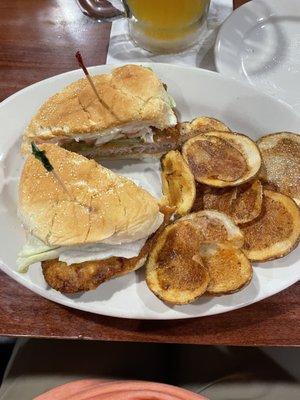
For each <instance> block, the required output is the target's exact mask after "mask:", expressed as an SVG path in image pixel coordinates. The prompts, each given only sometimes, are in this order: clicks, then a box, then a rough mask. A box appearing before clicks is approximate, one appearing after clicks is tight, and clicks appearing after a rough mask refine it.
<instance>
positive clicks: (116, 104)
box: [22, 65, 176, 152]
mask: <svg viewBox="0 0 300 400" xmlns="http://www.w3.org/2000/svg"><path fill="white" fill-rule="evenodd" d="M92 79H93V82H94V84H95V86H96V88H97V92H98V94H99V97H100V99H101V103H100V101H99V100H98V98H97V97H96V95H95V93H94V92H93V90H92V88H91V86H90V84H89V82H88V80H87V79H86V78H82V79H80V80H78V81H76V82H74V83H72V84H71V85H69V86H67V87H66V88H65V89H63V90H62V91H60V92H58V93H56V94H55V95H54V96H52V97H50V98H49V99H48V100H47V101H46V102H45V103H44V104H43V105H42V106H41V108H40V109H39V111H38V112H37V114H36V115H35V116H34V117H33V118H32V120H31V122H30V124H29V126H28V127H27V129H26V131H25V134H24V138H23V144H22V149H23V151H24V152H26V151H27V150H28V144H30V142H31V141H32V140H35V141H36V142H37V143H42V142H49V141H52V142H58V141H59V140H61V139H65V138H66V139H68V138H74V137H76V135H81V136H88V135H91V134H93V133H97V137H101V136H104V135H106V134H107V133H108V132H111V129H112V128H114V127H121V128H122V127H123V126H124V127H126V126H128V125H130V124H131V123H132V122H133V121H134V122H135V123H139V122H140V123H141V127H142V126H143V123H144V124H145V126H149V125H153V126H155V127H157V128H159V129H164V128H166V127H168V126H170V125H175V124H176V117H175V114H174V112H173V111H172V107H171V105H170V99H169V96H168V94H167V92H166V90H165V89H164V86H163V84H162V83H161V82H160V80H159V79H158V78H157V76H156V75H155V74H154V72H153V71H151V70H150V69H149V68H145V67H142V66H138V65H125V66H123V67H119V68H116V69H114V70H113V71H112V72H111V73H110V74H105V75H96V76H93V77H92Z"/></svg>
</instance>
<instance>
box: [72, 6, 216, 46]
mask: <svg viewBox="0 0 300 400" xmlns="http://www.w3.org/2000/svg"><path fill="white" fill-rule="evenodd" d="M77 1H78V3H79V6H80V8H81V9H82V11H83V13H84V14H86V15H88V16H90V17H92V18H95V19H97V20H98V21H101V22H106V21H113V20H115V19H118V18H123V17H125V18H128V22H129V32H130V36H131V38H132V40H133V41H134V42H135V43H136V44H137V45H138V46H140V47H143V48H144V49H146V50H149V51H151V52H154V53H172V52H178V51H182V50H184V49H186V48H188V47H190V46H192V45H193V44H194V43H195V42H196V41H197V40H199V37H200V34H201V33H202V31H204V30H205V27H206V19H207V13H208V8H209V4H210V0H126V1H125V0H123V1H106V0H77ZM120 5H121V8H122V10H120V9H119V6H120Z"/></svg>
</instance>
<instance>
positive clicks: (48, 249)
mask: <svg viewBox="0 0 300 400" xmlns="http://www.w3.org/2000/svg"><path fill="white" fill-rule="evenodd" d="M40 148H41V149H42V150H43V151H44V152H45V153H46V155H47V157H48V159H49V161H50V163H51V165H52V166H53V171H54V173H53V172H48V171H47V170H46V169H45V168H44V166H43V165H42V163H41V162H40V161H39V160H37V159H36V158H35V157H34V156H33V155H29V157H28V158H27V160H26V162H25V165H24V169H23V171H22V175H21V179H20V185H19V216H20V218H21V220H22V222H23V225H24V228H25V230H26V233H27V242H26V244H25V246H24V247H23V249H22V251H21V253H20V254H19V259H18V265H19V270H20V271H23V272H25V271H26V270H27V268H28V267H29V266H30V265H31V264H33V263H36V262H39V261H46V260H47V261H48V264H47V267H48V268H49V260H53V263H52V264H51V263H50V265H52V266H53V268H54V267H55V266H57V263H63V266H64V267H65V269H66V270H67V271H72V270H74V268H73V267H74V265H76V266H78V265H79V266H80V265H81V266H85V265H86V264H84V263H86V262H92V263H94V264H95V262H96V263H97V262H99V263H100V264H99V265H100V272H99V271H98V275H99V274H100V273H101V271H102V274H104V271H105V268H106V269H107V268H108V270H107V274H108V275H106V276H109V277H112V276H113V275H114V274H113V266H112V264H111V263H112V262H113V263H114V262H115V261H116V262H117V263H118V274H121V273H122V272H124V270H123V271H122V268H121V267H122V265H123V264H124V263H123V264H122V263H121V264H122V265H121V264H120V260H121V261H122V260H123V261H124V260H128V262H129V260H131V264H128V262H127V263H125V264H126V265H125V266H124V268H125V271H129V270H133V269H135V268H137V267H138V266H141V265H142V264H143V262H142V261H145V257H146V256H147V252H146V250H145V249H146V248H147V246H146V241H147V239H148V237H149V236H151V235H152V234H153V233H154V232H155V231H156V230H157V229H158V228H159V226H160V225H161V224H162V222H163V214H162V213H161V212H160V209H159V205H158V201H157V200H156V199H155V198H153V197H152V196H151V195H150V194H149V193H148V192H147V191H145V190H144V189H142V188H140V187H139V186H137V185H136V184H135V183H134V182H132V181H131V180H129V179H127V178H125V177H122V176H118V175H117V174H115V173H114V172H112V171H110V170H108V169H106V168H104V167H102V166H101V165H99V164H97V163H96V162H95V161H93V160H88V159H87V158H85V157H83V156H81V155H79V154H76V153H72V152H69V151H67V150H65V149H63V148H61V147H59V146H57V145H54V144H49V143H48V144H42V145H40ZM145 246H146V247H145ZM142 250H143V251H142ZM140 256H143V257H140ZM100 261H101V262H100ZM123 261H122V262H123ZM120 265H121V266H120ZM77 268H78V267H77ZM120 268H121V270H120ZM126 268H127V269H126ZM87 270H88V268H87ZM100 275H101V274H100ZM104 280H105V279H104ZM100 283H101V282H100ZM60 287H64V286H63V285H61V286H60ZM77 289H78V288H77ZM59 290H60V289H59ZM78 290H86V289H78ZM78 290H75V289H74V288H73V290H69V292H70V291H71V292H72V291H73V292H74V291H78ZM67 291H68V290H67Z"/></svg>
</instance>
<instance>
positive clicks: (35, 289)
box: [0, 62, 300, 320]
mask: <svg viewBox="0 0 300 400" xmlns="http://www.w3.org/2000/svg"><path fill="white" fill-rule="evenodd" d="M131 64H138V65H145V66H153V68H155V67H156V66H158V67H162V68H163V69H164V68H172V69H174V70H193V71H194V72H196V73H199V74H204V75H209V76H213V77H214V79H218V80H221V81H231V82H234V85H238V86H240V87H244V88H245V89H247V90H250V91H252V92H253V93H256V94H258V95H259V96H263V97H265V98H269V99H271V100H272V101H273V102H276V103H280V104H281V105H282V106H283V107H285V108H287V109H289V112H292V113H293V114H294V115H295V116H296V117H297V118H299V115H298V114H297V113H296V112H295V111H294V109H293V107H291V106H290V105H289V104H287V103H285V102H284V101H282V100H280V99H276V98H274V97H272V96H270V95H269V94H266V93H264V92H261V91H259V90H258V89H257V88H256V87H253V86H251V85H249V84H247V83H245V82H242V81H238V80H236V79H234V78H232V77H228V76H224V75H221V74H219V73H217V72H214V71H209V70H205V69H201V68H196V67H191V66H181V65H173V64H167V63H151V62H144V63H143V62H135V63H134V62H132V63H131ZM119 66H120V65H112V64H103V65H95V66H90V67H88V68H90V69H91V70H92V73H94V72H93V71H94V70H95V69H97V70H98V69H100V70H101V69H108V70H109V69H112V68H115V67H119ZM78 72H80V69H75V70H70V71H66V72H63V73H61V74H57V75H54V76H51V77H48V78H46V79H43V80H41V81H38V82H35V83H33V84H32V85H29V86H26V87H25V88H23V89H21V90H19V91H17V92H15V93H13V94H12V95H11V96H9V97H8V98H6V99H5V100H3V101H2V102H1V103H0V109H1V108H2V107H5V106H6V104H7V103H9V102H11V101H14V99H15V97H17V96H19V95H22V94H24V93H26V92H27V91H30V90H32V89H33V90H34V88H35V87H37V86H39V85H44V84H48V83H49V82H51V80H55V79H57V78H62V77H63V76H68V75H72V74H76V73H78ZM99 72H100V71H99ZM0 269H1V270H2V271H3V272H4V273H6V274H7V275H8V276H10V277H11V278H12V279H14V280H15V281H17V283H19V284H21V285H22V286H25V287H26V288H27V289H29V290H31V291H33V292H34V293H36V294H38V295H40V296H42V297H43V298H46V299H48V300H50V301H53V302H55V303H58V304H61V305H64V306H66V307H68V308H73V309H78V310H81V311H85V312H89V313H93V314H97V315H105V316H110V317H118V318H125V319H139V320H178V319H190V318H199V317H204V316H210V315H217V314H222V313H226V312H230V311H234V310H236V309H239V308H244V307H247V306H249V305H251V304H254V303H257V302H259V301H261V300H263V299H265V298H268V297H270V296H272V295H275V294H277V293H279V292H280V291H282V290H285V289H286V288H288V287H290V286H292V285H293V284H294V283H296V282H297V281H298V280H299V279H300V277H298V276H296V275H295V276H294V277H293V279H288V280H286V281H285V285H283V286H282V287H281V288H280V289H279V290H276V291H275V292H272V294H270V293H269V291H266V292H264V293H263V294H261V295H260V296H259V295H257V297H256V299H255V301H254V302H253V301H252V300H248V301H246V302H244V303H243V304H241V305H233V306H230V309H229V310H226V309H225V310H222V309H220V310H216V311H213V312H212V311H209V313H208V314H207V313H205V314H203V315H193V314H188V313H183V312H181V311H180V310H176V312H178V315H176V314H175V315H174V314H173V315H172V314H171V315H164V314H161V315H158V314H157V313H156V314H155V313H153V314H151V315H150V316H149V315H147V316H145V315H143V314H139V311H138V312H137V313H136V314H135V316H132V315H129V316H127V315H125V314H122V315H120V311H117V310H116V309H115V308H114V309H113V310H112V309H110V312H106V311H105V310H101V311H99V312H98V311H97V310H90V309H88V307H89V306H88V304H89V303H86V305H85V304H82V303H81V304H79V303H74V302H72V300H70V299H68V298H54V296H53V292H52V291H48V290H47V289H44V288H41V287H39V286H38V285H36V284H35V283H32V282H31V281H30V280H27V279H23V278H22V277H21V276H20V275H19V273H18V272H17V271H15V270H14V269H12V268H10V267H9V266H8V265H6V264H4V263H2V262H1V261H0ZM151 313H152V311H151Z"/></svg>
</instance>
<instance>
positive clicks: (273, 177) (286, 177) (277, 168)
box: [257, 132, 300, 205]
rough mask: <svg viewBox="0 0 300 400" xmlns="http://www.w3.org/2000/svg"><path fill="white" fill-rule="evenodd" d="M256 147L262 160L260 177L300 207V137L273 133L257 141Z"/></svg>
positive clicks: (288, 133) (285, 133) (284, 133)
mask: <svg viewBox="0 0 300 400" xmlns="http://www.w3.org/2000/svg"><path fill="white" fill-rule="evenodd" d="M257 145H258V147H259V149H260V152H261V155H262V159H263V166H262V169H261V173H260V177H261V178H262V179H263V181H265V182H266V183H267V184H268V185H269V187H272V188H273V189H274V190H276V191H278V192H281V193H283V194H286V195H287V196H290V197H292V198H293V199H294V200H295V202H296V203H297V204H298V205H300V135H299V134H295V133H290V132H279V133H273V134H270V135H267V136H264V137H262V138H261V139H259V140H258V141H257Z"/></svg>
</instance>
